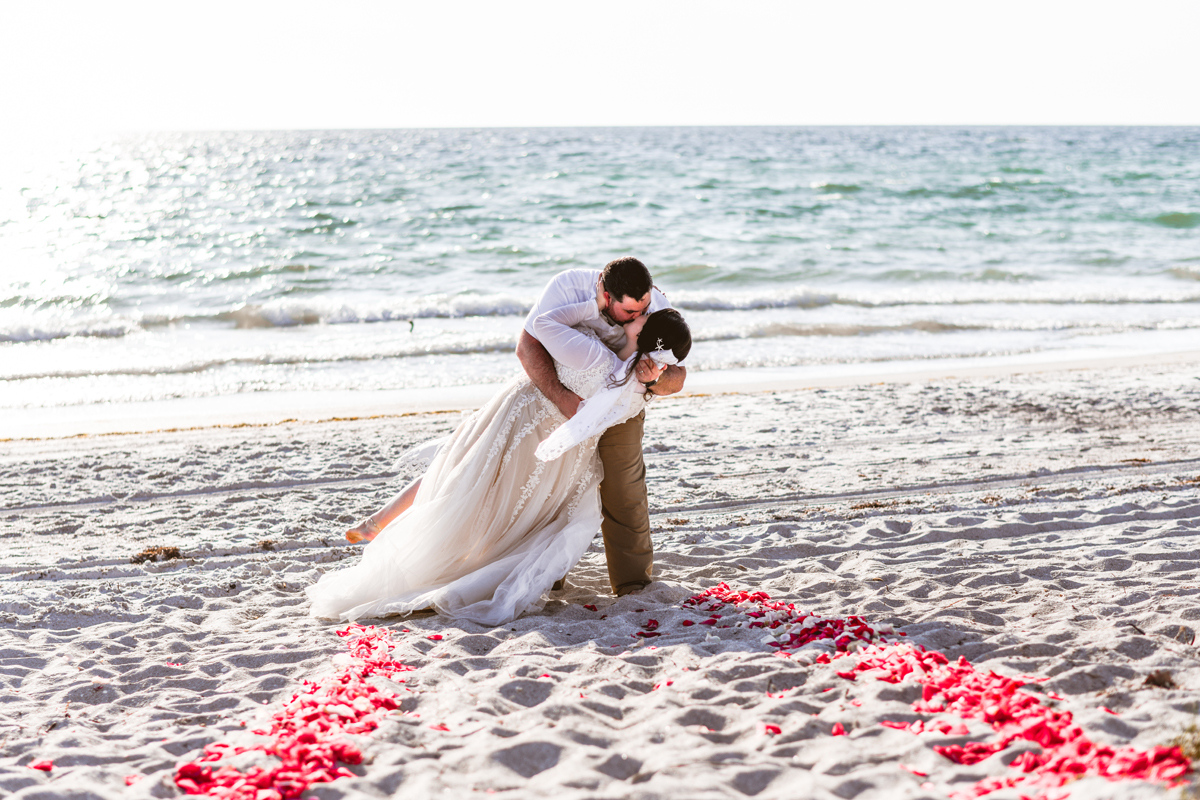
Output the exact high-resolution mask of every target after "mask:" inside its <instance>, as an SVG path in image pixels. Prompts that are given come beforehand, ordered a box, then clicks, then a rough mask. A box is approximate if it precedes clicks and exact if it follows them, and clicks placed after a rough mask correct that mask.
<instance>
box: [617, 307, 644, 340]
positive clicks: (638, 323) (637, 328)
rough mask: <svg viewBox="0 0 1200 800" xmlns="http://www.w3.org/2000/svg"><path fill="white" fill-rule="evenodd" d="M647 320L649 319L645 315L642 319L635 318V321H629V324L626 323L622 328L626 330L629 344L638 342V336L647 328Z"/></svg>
mask: <svg viewBox="0 0 1200 800" xmlns="http://www.w3.org/2000/svg"><path fill="white" fill-rule="evenodd" d="M647 319H648V317H647V316H646V315H645V314H643V315H641V316H640V317H634V318H633V319H631V320H629V322H626V323H625V324H624V325H622V326H621V327H623V328H624V329H625V339H626V341H629V342H636V341H637V338H638V334H640V333H641V332H642V328H643V327H645V325H646V320H647Z"/></svg>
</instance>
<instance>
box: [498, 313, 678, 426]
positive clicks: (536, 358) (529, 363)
mask: <svg viewBox="0 0 1200 800" xmlns="http://www.w3.org/2000/svg"><path fill="white" fill-rule="evenodd" d="M517 358H518V359H519V360H520V362H521V366H522V367H523V368H524V369H525V374H526V375H528V376H529V380H531V381H533V385H534V386H536V387H537V388H538V389H539V390H540V391H541V393H542V394H544V395H546V398H547V399H548V400H549V401H550V402H551V403H554V405H556V406H557V407H558V410H559V411H561V412H562V415H563V416H564V417H566V418H567V419H570V418H571V417H573V416H575V412H576V411H578V410H579V404H580V403H582V402H583V398H582V397H580V396H579V395H577V394H575V393H574V392H572V391H571V390H570V389H568V388H567V387H565V386H563V385H562V381H560V380H559V379H558V373H557V372H555V371H554V359H553V358H551V357H550V353H549V352H547V350H546V348H545V347H543V346H542V343H541V342H539V341H538V340H537V339H535V338H533V337H532V336H530V335H529V331H526V330H522V331H521V338H520V339H518V340H517ZM679 386H680V388H682V387H683V381H682V380H680V382H679ZM675 391H679V389H676V390H675Z"/></svg>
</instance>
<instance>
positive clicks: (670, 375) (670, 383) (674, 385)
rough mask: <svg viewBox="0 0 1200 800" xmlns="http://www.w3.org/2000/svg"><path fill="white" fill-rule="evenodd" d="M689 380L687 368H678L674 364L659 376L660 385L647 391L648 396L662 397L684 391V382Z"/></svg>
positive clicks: (657, 384) (655, 385)
mask: <svg viewBox="0 0 1200 800" xmlns="http://www.w3.org/2000/svg"><path fill="white" fill-rule="evenodd" d="M686 378H687V367H678V366H675V365H674V364H672V365H670V366H668V367H667V368H666V369H664V370H663V372H662V375H659V376H658V383H656V384H654V385H653V386H651V387H650V388H649V389H647V390H646V393H647V394H654V395H658V396H659V397H662V396H663V395H666V394H675V393H676V392H680V391H682V390H683V381H684V380H685V379H686Z"/></svg>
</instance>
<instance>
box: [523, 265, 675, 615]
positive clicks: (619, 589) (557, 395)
mask: <svg viewBox="0 0 1200 800" xmlns="http://www.w3.org/2000/svg"><path fill="white" fill-rule="evenodd" d="M589 298H594V299H595V301H596V304H597V306H598V307H599V309H600V316H599V317H598V318H596V319H595V320H592V321H591V322H589V323H588V324H589V325H591V326H592V327H593V328H594V329H595V331H596V333H597V335H599V337H600V339H601V341H603V342H604V343H605V344H607V345H608V346H609V347H611V348H613V349H614V350H617V349H619V348H620V347H621V346H622V345H624V344H625V330H624V329H623V328H622V327H621V326H622V325H623V324H625V323H626V322H629V321H630V320H633V319H636V318H637V317H639V316H641V315H643V314H650V313H653V312H655V311H658V310H660V309H663V308H670V307H671V306H670V304H669V303H668V302H667V298H666V297H665V296H664V295H663V293H662V292H660V291H658V289H656V288H654V285H653V282H652V280H651V278H650V271H649V270H647V269H646V265H645V264H643V263H642V262H641V261H638V260H637V259H636V258H632V257H625V258H618V259H616V260H615V261H610V262H609V263H608V264H606V265H605V267H604V269H603V270H594V269H572V270H567V271H566V272H560V273H559V274H558V275H555V276H554V278H552V279H551V280H550V283H549V285H547V286H546V289H545V291H543V292H542V296H541V297H540V298H539V299H538V302H537V303H536V304H535V305H534V307H533V309H532V310H531V311H530V312H529V316H528V317H526V318H525V330H524V331H522V332H521V338H520V341H519V342H518V343H517V358H519V359H520V360H521V366H523V367H524V368H525V373H526V374H527V375H528V376H529V379H530V380H531V381H532V382H533V385H534V386H536V387H537V388H538V389H539V390H540V391H541V392H542V394H544V395H546V397H547V398H548V399H549V400H550V402H552V403H554V405H555V406H557V407H558V410H559V411H561V412H562V413H563V415H564V416H566V417H567V418H568V419H570V418H571V417H573V416H575V412H576V410H578V408H579V404H580V403H581V402H582V398H580V397H579V395H577V394H575V393H574V392H572V391H571V390H569V389H567V387H565V386H563V385H562V382H561V381H559V380H558V375H557V373H556V372H555V371H554V359H553V358H552V357H551V356H550V354H549V353H548V352H547V351H546V348H545V347H543V346H542V344H541V342H539V341H538V340H537V338H536V337H535V336H534V335H533V321H534V320H535V319H536V318H537V317H538V315H539V314H542V313H545V312H546V311H548V310H550V309H552V308H559V307H561V306H565V305H573V304H575V303H582V302H584V301H585V300H588V299H589ZM634 374H635V375H636V377H637V379H638V381H639V382H640V383H641V388H642V389H643V390H644V391H645V392H647V393H648V394H653V395H667V394H675V393H676V392H678V391H680V390H681V389H682V388H683V382H684V379H685V378H686V377H687V368H686V367H683V366H667V367H665V368H660V367H658V366H657V365H655V363H654V362H653V361H651V360H650V359H649V358H643V359H642V360H641V361H640V362H639V363H638V364H637V366H636V368H635V370H634ZM645 420H646V414H645V412H642V413H641V414H638V415H637V416H636V417H634V418H633V419H631V420H629V421H628V422H624V423H622V424H620V425H614V426H613V427H611V428H609V429H608V430H607V431H605V432H604V434H603V435H602V436H601V437H600V443H599V452H600V460H601V462H602V463H603V464H604V480H603V481H602V482H601V483H600V502H601V504H602V506H603V511H604V522H603V523H602V524H601V526H600V529H601V531H602V532H603V534H604V554H605V558H606V559H607V561H608V578H609V581H610V582H611V584H612V588H613V591H614V592H615V593H616V594H617V596H621V595H625V594H629V593H630V592H635V591H637V590H639V589H641V588H643V587H644V586H646V585H647V584H648V583H650V581H651V577H650V573H651V570H652V569H653V567H654V545H653V543H652V541H651V539H650V509H649V503H648V498H647V495H646V463H645V460H644V459H643V458H642V432H643V427H644V423H645Z"/></svg>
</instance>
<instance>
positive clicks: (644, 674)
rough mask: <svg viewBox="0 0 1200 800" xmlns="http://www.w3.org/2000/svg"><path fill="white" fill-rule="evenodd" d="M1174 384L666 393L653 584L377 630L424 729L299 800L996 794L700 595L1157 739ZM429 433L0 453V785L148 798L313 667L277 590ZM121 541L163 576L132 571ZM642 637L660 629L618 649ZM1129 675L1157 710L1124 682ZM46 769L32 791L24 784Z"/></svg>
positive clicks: (1010, 382) (992, 767) (595, 569)
mask: <svg viewBox="0 0 1200 800" xmlns="http://www.w3.org/2000/svg"><path fill="white" fill-rule="evenodd" d="M1198 376H1200V371H1198V370H1197V368H1196V366H1195V365H1194V363H1188V362H1187V361H1186V360H1183V361H1182V363H1160V364H1157V365H1154V366H1149V367H1121V368H1108V369H1095V370H1084V371H1079V370H1076V371H1060V372H1053V371H1050V372H1042V373H1040V374H1029V375H1015V376H1012V375H1010V376H1006V377H996V376H992V377H972V378H960V379H953V380H952V379H943V380H936V381H924V382H917V383H903V382H896V383H889V384H883V385H869V386H853V387H843V388H830V389H817V390H807V391H785V392H777V393H772V394H746V395H724V396H709V397H690V398H682V399H673V400H668V401H664V402H660V403H659V404H657V406H656V407H655V408H653V409H652V411H651V413H650V418H649V420H648V423H647V440H646V450H647V462H648V468H649V471H650V494H651V503H652V512H653V520H654V524H655V528H656V547H657V550H658V570H659V576H660V578H661V581H660V582H658V583H656V584H654V585H653V586H652V587H651V588H650V589H648V590H647V591H646V592H643V593H641V594H639V595H634V596H630V597H626V598H623V599H621V600H619V601H618V600H615V599H614V598H612V597H611V596H610V595H609V594H608V591H607V581H606V579H605V572H604V556H603V552H602V551H601V549H600V546H599V542H598V541H597V543H596V545H595V546H594V547H593V549H592V551H590V552H589V553H588V555H587V556H585V559H584V561H583V562H582V563H581V564H580V565H579V566H578V567H577V568H576V569H575V570H574V571H573V572H572V573H571V575H570V577H569V579H568V580H569V584H570V585H569V587H568V588H567V589H566V590H565V591H563V592H558V593H554V594H553V595H552V596H551V599H550V602H549V603H548V604H547V606H546V608H545V610H544V612H543V613H542V614H540V615H534V616H528V617H525V618H522V619H520V620H517V621H516V622H515V623H513V624H512V625H509V626H505V627H504V628H500V629H485V628H481V627H479V626H476V625H473V624H469V623H468V624H460V623H454V622H450V621H447V620H444V619H441V618H438V617H420V618H416V619H409V620H405V621H403V622H402V623H401V622H399V621H395V620H393V621H391V622H390V624H391V625H392V627H394V628H396V629H397V630H399V629H400V628H407V629H409V630H411V631H413V634H412V635H408V636H404V635H399V634H397V637H396V638H397V641H398V642H399V647H398V648H397V651H396V657H397V658H399V659H401V660H403V661H406V662H407V663H410V664H413V665H414V666H416V667H418V669H417V671H416V672H414V673H411V675H412V676H413V677H412V682H411V685H412V686H413V688H414V689H416V690H417V691H416V692H415V693H413V694H411V695H407V700H406V704H405V709H406V710H408V711H413V712H416V713H418V714H419V715H420V717H419V719H418V718H414V717H410V718H405V719H403V720H397V721H395V722H389V723H387V724H386V725H385V726H384V727H383V728H381V729H380V730H379V731H377V732H376V734H375V735H373V736H371V737H364V738H363V739H362V740H361V741H360V743H361V744H362V746H363V747H364V750H365V752H366V754H367V757H368V763H366V764H364V765H362V766H360V767H354V768H353V770H354V771H355V772H356V774H358V775H359V776H360V777H356V778H347V779H342V780H339V781H336V782H334V783H330V784H325V785H321V786H317V787H314V789H313V790H311V791H310V793H309V794H310V795H311V796H316V797H342V796H353V797H357V796H386V795H389V794H392V793H396V794H397V795H399V796H403V797H429V796H435V795H439V796H440V795H441V793H443V792H444V793H445V795H444V796H447V797H464V796H469V795H471V794H472V793H473V792H477V793H479V794H483V793H485V792H487V791H489V790H494V791H495V792H497V793H500V794H507V795H508V796H514V797H525V796H550V797H555V798H576V797H578V798H584V797H601V798H603V797H646V798H649V797H670V798H672V800H679V799H680V798H707V797H714V798H716V797H737V796H744V795H753V796H756V797H762V798H794V797H817V798H826V797H828V798H835V797H836V798H850V797H859V798H864V800H865V799H866V798H901V797H905V798H907V797H912V798H916V797H929V798H938V797H945V796H947V793H948V792H949V791H951V790H952V789H955V788H958V789H962V788H965V787H967V786H969V785H970V784H971V783H972V782H974V781H975V780H978V779H979V778H981V777H983V776H985V775H992V774H1002V773H1004V770H1005V766H1004V764H1006V763H1007V761H1009V760H1011V758H1012V757H1013V755H1014V754H1015V751H1014V752H1012V753H1000V754H998V755H997V756H995V757H993V758H992V759H988V760H987V761H984V762H981V763H979V764H976V765H974V766H969V767H967V766H960V765H956V764H953V763H951V762H950V761H948V760H946V759H944V758H942V757H941V756H939V755H937V754H935V753H934V752H933V751H932V749H931V744H936V743H946V742H963V741H966V740H968V739H970V740H981V739H983V738H986V737H985V736H984V735H983V731H982V730H981V729H980V730H976V729H975V728H972V734H971V735H970V736H967V737H963V736H959V737H954V736H942V737H937V736H935V737H932V738H930V737H928V736H922V737H916V736H914V735H912V734H910V733H907V732H904V731H896V730H891V729H887V728H883V727H880V726H879V725H878V722H879V721H880V720H883V719H912V718H913V717H914V715H913V714H912V713H911V711H910V710H909V703H910V702H911V701H912V700H913V699H914V698H913V696H912V692H911V690H910V689H908V688H906V687H904V686H899V687H897V686H892V685H890V684H885V683H875V682H863V681H859V682H855V683H850V682H848V681H845V680H842V679H840V678H838V677H836V676H835V675H834V670H833V669H832V668H830V667H824V666H805V665H804V664H802V663H796V662H791V661H785V660H782V659H779V658H777V657H775V656H773V655H771V653H770V652H769V648H768V647H766V646H765V645H764V644H763V643H762V642H761V641H760V638H761V636H760V635H759V634H758V633H756V632H751V631H747V630H741V629H732V628H731V629H723V630H718V631H716V633H717V634H718V635H719V636H720V639H719V641H706V640H705V637H706V635H708V634H709V633H710V632H711V629H710V628H705V627H702V626H694V627H689V628H685V627H682V626H680V624H679V622H680V621H681V620H683V619H685V618H693V619H696V618H700V617H699V616H698V615H697V614H695V613H694V612H689V611H685V610H683V609H681V608H680V607H679V602H680V601H681V600H682V599H684V598H685V597H687V596H688V595H690V594H692V593H693V592H694V591H696V590H698V589H701V588H705V587H708V586H711V585H713V584H715V583H716V582H718V581H727V582H729V583H730V584H731V585H735V586H738V587H745V588H750V589H762V590H764V591H767V592H769V593H770V594H771V595H772V596H774V597H776V598H778V599H785V600H789V601H791V602H795V603H797V604H798V605H801V606H804V607H806V608H809V609H811V610H814V611H818V612H820V613H822V614H824V615H826V616H846V615H849V614H862V615H864V616H865V617H867V618H868V619H870V620H871V621H873V622H876V623H891V624H894V625H897V626H898V627H902V629H903V630H906V631H907V632H908V633H909V634H910V636H911V637H912V639H914V640H915V641H917V642H920V643H923V644H925V645H926V646H928V647H930V648H936V649H939V650H941V651H943V652H945V653H946V654H947V655H949V656H951V657H957V656H959V655H965V656H966V657H967V658H969V659H971V660H972V661H974V662H975V663H976V664H977V665H979V666H980V667H981V668H985V669H994V670H997V671H1000V672H1004V673H1007V674H1017V673H1027V674H1031V675H1036V676H1038V677H1040V678H1041V679H1042V680H1043V686H1044V687H1045V688H1046V689H1048V690H1049V691H1053V692H1057V693H1059V694H1061V695H1063V696H1064V698H1065V699H1064V701H1063V703H1062V706H1063V707H1064V708H1066V709H1068V710H1070V711H1072V712H1073V713H1074V714H1075V716H1076V719H1077V721H1078V722H1079V723H1080V724H1081V725H1082V726H1083V727H1084V728H1085V730H1086V731H1087V733H1088V735H1089V736H1091V737H1092V738H1093V739H1094V740H1096V741H1097V742H1101V743H1106V744H1133V745H1136V746H1139V747H1151V746H1153V745H1158V744H1165V743H1167V742H1168V741H1169V740H1170V739H1171V738H1172V737H1174V736H1175V735H1176V734H1178V733H1179V732H1180V731H1181V730H1182V729H1183V728H1184V727H1185V726H1186V725H1188V724H1190V723H1192V722H1193V721H1195V720H1196V715H1197V712H1198V711H1200V697H1198V696H1197V689H1200V661H1198V659H1197V650H1196V647H1195V645H1194V638H1195V628H1196V626H1197V624H1198V623H1197V620H1200V602H1197V598H1198V597H1200V573H1198V572H1197V569H1198V568H1200V545H1198V544H1197V543H1196V541H1195V535H1196V530H1197V528H1198V527H1200V497H1197V487H1200V483H1198V482H1197V479H1198V478H1200V447H1198V444H1200V426H1198V425H1197V420H1198V413H1200V380H1198ZM455 421H456V418H455V417H454V416H453V415H447V414H441V415H418V416H410V417H403V418H388V419H369V420H358V421H343V422H327V423H320V424H311V423H310V424H300V423H297V424H286V425H275V426H266V427H251V428H218V429H207V430H195V431H184V432H176V433H155V434H137V435H123V436H97V437H88V438H76V439H63V440H40V441H9V442H5V443H4V444H3V450H2V451H0V453H2V455H0V506H2V510H0V553H2V558H0V564H2V566H0V580H2V581H3V596H2V600H0V698H2V699H3V705H2V706H0V714H2V716H0V742H2V745H0V793H15V796H16V797H21V798H34V797H56V798H57V797H88V796H92V797H118V796H131V797H144V796H154V797H168V796H174V795H175V794H176V793H177V790H176V789H175V787H174V785H173V783H172V780H171V779H172V777H173V773H174V768H175V767H176V765H178V764H179V763H181V762H182V761H184V760H187V759H190V758H194V757H196V755H198V753H199V749H200V748H201V747H202V746H203V745H204V744H206V743H209V742H212V741H234V742H238V741H243V740H245V738H246V737H248V736H249V734H247V733H246V732H245V729H243V728H241V727H240V726H239V725H238V721H239V720H254V719H255V715H260V716H261V715H262V714H263V713H264V711H263V709H264V706H263V704H264V703H266V704H268V706H267V707H268V708H269V707H271V704H274V703H276V702H278V701H280V700H285V699H287V698H288V697H290V696H291V694H292V692H293V691H294V690H295V689H296V688H297V687H298V685H299V681H300V680H301V679H303V678H311V677H315V676H318V675H321V674H324V673H327V672H329V671H330V670H331V669H332V668H333V667H332V663H331V658H332V657H333V656H334V655H335V654H337V653H339V652H341V651H342V644H341V641H340V640H339V639H338V638H337V637H336V636H334V634H333V631H334V629H335V626H331V625H327V624H324V623H320V622H318V621H315V620H311V619H309V618H308V617H307V616H306V606H305V602H304V597H303V592H302V590H303V588H304V587H305V586H307V585H308V584H309V583H311V582H312V581H313V580H315V578H316V577H317V575H318V574H319V572H320V570H323V569H328V568H330V567H333V566H336V563H337V562H338V561H340V560H342V559H348V558H353V557H354V556H355V555H356V553H357V552H358V548H355V547H352V546H348V545H345V544H344V543H342V542H341V541H340V535H341V531H342V530H343V529H344V528H345V527H346V526H347V525H348V524H350V523H352V522H353V521H354V520H356V519H357V518H358V517H360V516H361V515H362V514H363V513H365V512H367V511H369V510H372V509H373V507H374V506H375V505H376V504H377V503H379V502H380V501H382V500H383V499H385V498H386V497H387V496H389V494H390V493H391V492H392V491H394V489H395V488H396V487H397V486H398V485H400V484H401V482H402V481H403V480H404V479H405V478H406V477H407V475H406V474H405V473H403V472H401V473H397V472H396V470H395V467H394V460H395V457H396V455H397V454H399V453H400V452H401V451H402V450H403V449H405V448H406V447H408V446H409V445H411V444H413V443H415V442H418V441H422V440H424V439H426V438H430V437H432V436H435V435H440V434H441V433H443V432H445V431H446V430H448V429H449V428H450V427H451V426H452V425H453V424H454V422H455ZM268 540H269V542H268V543H266V544H263V543H264V542H267V541H268ZM150 545H168V546H176V547H178V548H179V549H180V551H181V552H182V555H183V556H184V557H183V558H182V559H179V560H170V561H166V562H160V563H146V564H141V565H135V564H131V563H130V557H131V556H132V555H134V554H136V553H138V552H139V551H141V550H142V549H144V548H145V547H147V546H150ZM584 604H595V605H596V606H597V611H595V612H592V611H589V610H587V609H585V608H584V607H583V605H584ZM601 617H605V618H604V619H601ZM649 618H654V619H656V620H658V621H659V623H660V628H659V630H660V631H662V632H664V633H665V634H666V635H664V636H661V637H659V638H657V639H653V640H649V641H646V642H644V641H641V640H637V639H635V638H633V637H632V636H631V634H633V633H634V632H635V631H637V630H638V629H639V626H640V625H641V624H642V623H644V622H645V621H646V620H647V619H649ZM433 632H439V633H441V634H443V635H444V636H445V639H444V640H442V641H440V642H433V641H430V640H428V639H426V638H425V635H426V634H429V633H433ZM652 648H655V649H652ZM627 650H628V651H632V652H630V653H628V654H626V651H627ZM685 668H687V669H686V670H685ZM1156 670H1168V671H1169V672H1170V674H1171V677H1172V679H1173V680H1174V682H1175V683H1176V684H1178V686H1179V687H1180V688H1176V689H1164V688H1156V687H1147V686H1145V685H1144V681H1145V678H1146V676H1147V675H1149V674H1150V673H1151V672H1153V671H1156ZM543 673H547V674H549V675H550V676H551V677H550V678H539V677H538V676H540V675H542V674H543ZM668 680H669V681H673V683H672V685H670V686H665V687H663V688H660V689H659V690H657V691H654V690H652V689H653V687H654V685H655V684H662V683H665V682H666V681H668ZM785 689H792V691H790V692H789V693H788V694H787V695H786V697H784V698H770V697H768V696H767V695H766V692H768V691H771V692H776V693H777V692H780V691H781V690H785ZM828 689H832V691H826V690H828ZM581 695H583V696H582V697H581ZM854 700H858V701H860V702H861V705H855V704H854V703H853V702H852V701H854ZM1101 706H1105V707H1108V708H1110V709H1113V710H1114V711H1117V712H1118V715H1112V714H1108V713H1105V712H1103V711H1101V710H1100V707H1101ZM813 714H815V715H816V716H815V717H814V716H812V715H813ZM762 721H766V722H770V723H772V724H777V725H779V726H780V727H781V728H782V734H781V735H779V736H775V737H769V736H766V735H764V734H763V733H761V732H760V731H759V728H758V723H759V722H762ZM833 722H841V723H843V724H844V725H845V727H847V728H848V729H850V736H848V737H832V736H830V735H829V730H830V726H831V725H832V723H833ZM434 723H444V725H445V726H446V727H447V728H448V729H449V730H448V731H445V732H444V731H437V730H432V729H431V728H430V727H429V726H430V725H431V724H434ZM40 759H52V760H53V761H54V763H55V768H54V770H53V771H52V772H51V773H49V774H45V773H42V772H38V771H35V770H32V769H29V768H28V767H27V766H26V765H27V764H28V763H30V762H32V761H36V760H40ZM901 763H905V764H909V765H916V766H917V767H919V768H920V769H922V770H923V771H927V772H929V777H928V778H919V777H916V776H914V775H912V774H910V773H909V772H906V771H904V770H903V769H901V768H900V766H899V765H900V764H901ZM134 772H137V773H143V774H145V775H146V776H147V778H146V779H144V780H142V781H140V782H138V783H136V784H134V785H133V786H132V787H129V788H126V786H125V782H124V778H125V776H126V775H129V774H131V773H134ZM927 782H928V783H927ZM922 785H925V786H926V788H921V787H922ZM1077 789H1078V790H1077V791H1076V792H1075V793H1074V795H1073V796H1075V797H1143V796H1145V797H1159V796H1168V795H1169V794H1170V793H1169V792H1167V791H1165V790H1163V789H1161V788H1159V787H1156V786H1150V785H1146V784H1139V785H1131V784H1108V783H1105V782H1103V781H1099V782H1097V781H1096V780H1089V781H1085V782H1083V783H1082V784H1079V785H1077ZM1176 793H1177V792H1176ZM991 796H992V797H997V798H1000V797H1014V796H1015V795H1014V794H1011V793H1010V794H1004V793H997V794H994V795H991Z"/></svg>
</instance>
